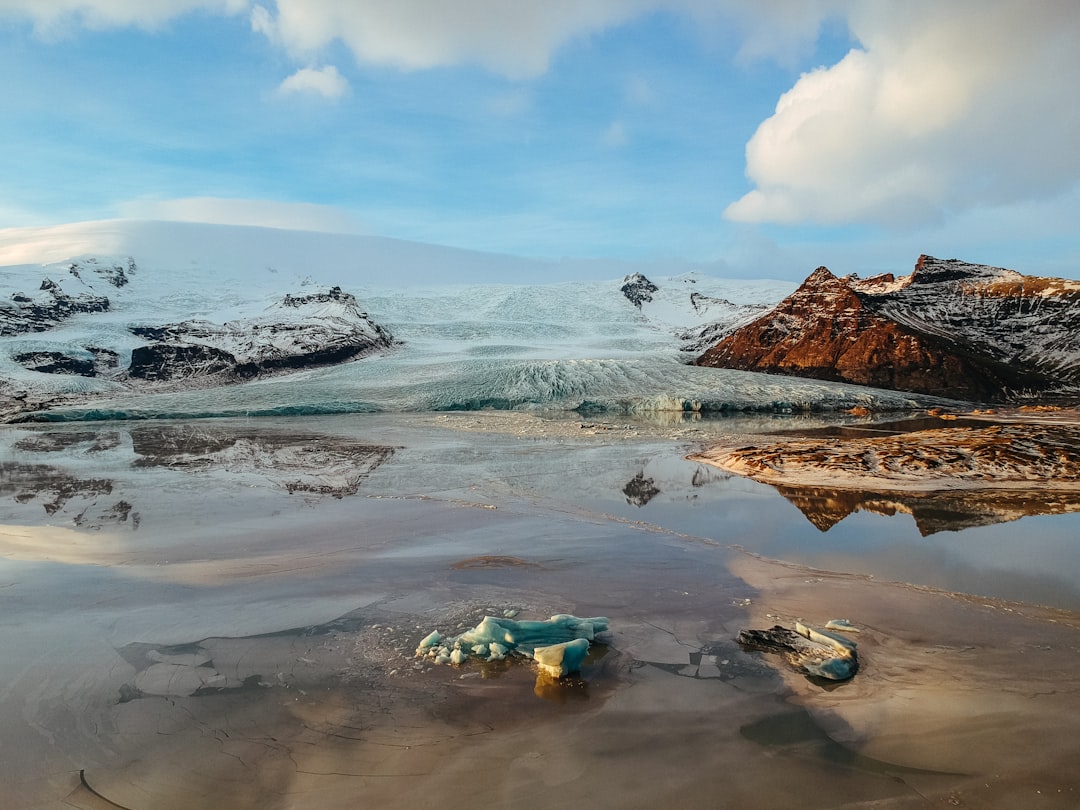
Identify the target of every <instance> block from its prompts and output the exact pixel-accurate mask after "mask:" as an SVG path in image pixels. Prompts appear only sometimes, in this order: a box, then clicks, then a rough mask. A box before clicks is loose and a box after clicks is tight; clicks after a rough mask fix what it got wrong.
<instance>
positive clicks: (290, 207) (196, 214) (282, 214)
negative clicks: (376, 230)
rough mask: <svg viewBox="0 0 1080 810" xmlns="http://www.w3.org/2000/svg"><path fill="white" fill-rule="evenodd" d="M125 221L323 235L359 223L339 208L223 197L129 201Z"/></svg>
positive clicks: (359, 228)
mask: <svg viewBox="0 0 1080 810" xmlns="http://www.w3.org/2000/svg"><path fill="white" fill-rule="evenodd" d="M118 213H119V214H120V216H122V217H125V218H128V219H161V220H168V221H171V222H206V223H211V224H215V225H254V226H258V227H264V228H288V229H293V230H300V231H321V232H324V233H362V232H363V231H364V228H363V225H362V223H361V222H360V221H359V219H358V218H357V217H356V216H354V215H353V214H351V213H349V212H348V211H345V210H343V209H341V208H335V207H333V206H329V205H315V204H313V203H289V202H277V201H274V200H242V199H230V198H224V197H184V198H180V199H173V200H150V199H141V200H131V201H129V202H126V203H122V204H121V205H120V206H119V210H118Z"/></svg>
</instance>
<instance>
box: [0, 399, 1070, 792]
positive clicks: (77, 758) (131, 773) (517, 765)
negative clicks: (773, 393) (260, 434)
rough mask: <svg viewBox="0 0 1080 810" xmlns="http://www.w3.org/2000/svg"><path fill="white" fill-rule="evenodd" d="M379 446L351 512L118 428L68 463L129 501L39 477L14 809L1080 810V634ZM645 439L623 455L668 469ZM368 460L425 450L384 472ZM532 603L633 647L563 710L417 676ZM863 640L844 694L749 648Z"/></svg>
mask: <svg viewBox="0 0 1080 810" xmlns="http://www.w3.org/2000/svg"><path fill="white" fill-rule="evenodd" d="M463 418H470V419H471V418H473V417H463ZM481 421H482V419H481ZM336 424H337V425H338V429H340V428H341V424H343V423H336ZM350 424H351V425H352V426H353V428H355V430H358V431H360V432H361V433H363V435H364V437H365V439H366V440H365V442H363V443H354V444H353V445H351V447H352V451H351V452H354V453H358V454H359V455H358V456H357V465H356V467H355V469H361V468H362V469H363V471H364V476H365V477H363V478H362V479H359V480H358V481H353V483H349V484H348V486H349V487H353V485H354V484H355V488H354V489H352V490H350V492H351V494H341V492H340V491H339V490H335V489H334V488H333V487H330V488H329V489H325V488H324V485H326V486H327V487H329V486H330V484H331V483H332V481H331V480H330V479H331V478H333V479H334V480H338V479H340V480H343V481H346V482H349V481H352V479H351V478H350V476H349V471H348V470H347V469H345V467H342V469H340V470H339V469H338V468H337V466H335V464H333V463H331V461H332V460H331V459H328V458H327V457H323V456H320V459H322V460H321V462H320V466H321V468H322V469H323V470H324V473H325V478H319V476H318V475H317V473H316V471H312V470H308V471H307V472H305V473H303V474H301V473H300V471H298V470H293V471H292V472H289V471H288V469H287V467H288V464H287V463H286V462H284V461H282V459H284V458H286V457H287V456H288V453H287V452H286V451H285V449H283V448H288V447H293V446H294V445H295V446H299V447H301V448H303V447H309V448H310V447H314V446H316V445H314V444H313V443H312V442H313V440H312V437H311V436H310V435H307V434H305V435H302V436H300V437H299V439H300V440H302V441H299V444H297V443H296V442H292V443H290V442H287V441H284V440H282V439H280V437H279V438H278V439H276V440H275V441H274V442H272V443H271V448H272V450H273V452H274V453H276V454H277V456H276V457H277V459H278V461H277V465H278V468H279V469H280V468H286V469H285V474H284V476H283V477H282V478H281V479H280V480H277V479H274V478H272V477H271V473H270V472H268V471H267V467H266V466H265V465H263V466H260V465H259V464H258V463H252V464H241V463H240V459H241V457H245V456H244V454H245V453H248V450H247V449H245V446H244V445H243V444H242V443H241V444H237V443H232V444H228V443H226V444H227V445H228V458H229V465H231V467H229V469H224V468H222V467H215V468H213V469H211V468H210V467H209V466H207V465H206V464H203V465H202V466H200V465H199V464H196V463H194V461H193V459H194V458H195V457H196V456H197V455H198V453H202V454H203V455H199V456H198V457H199V458H203V459H206V458H209V456H207V455H206V453H207V452H208V451H207V450H206V446H205V445H201V447H202V449H199V450H198V451H197V453H196V451H195V450H192V446H191V445H190V444H188V445H186V446H187V448H188V451H189V452H188V453H187V455H183V456H182V457H178V456H175V455H174V456H171V458H172V461H170V462H168V463H165V464H164V465H162V464H159V465H157V466H149V467H148V466H142V467H139V468H137V469H135V468H134V467H132V465H131V464H130V463H129V462H128V461H127V460H126V457H121V456H119V455H116V454H117V453H119V449H120V448H122V447H123V446H124V445H125V443H126V442H127V441H128V440H127V439H126V438H123V437H121V439H120V441H119V443H118V445H117V446H116V447H114V448H112V449H111V450H92V451H91V450H90V449H88V448H91V447H95V446H98V447H100V446H101V444H102V442H101V441H100V435H98V434H97V433H95V434H94V436H93V437H83V439H81V440H80V441H83V442H84V443H83V444H82V445H77V443H74V444H68V445H65V447H66V449H65V450H64V451H63V453H61V454H60V455H58V456H56V463H55V464H54V465H53V466H55V467H56V468H62V469H66V470H68V472H69V473H71V474H72V477H74V478H75V479H76V480H79V481H99V482H100V481H102V480H105V477H106V476H105V472H108V471H110V470H111V472H109V475H111V476H112V477H111V478H109V480H110V481H111V482H112V483H111V484H110V485H109V487H108V489H109V491H108V492H107V493H105V492H103V491H102V490H103V489H104V488H103V486H101V485H95V486H96V489H95V488H94V487H90V488H89V489H87V488H84V490H86V491H83V492H82V493H81V494H80V493H78V492H76V491H75V490H72V489H71V488H67V489H63V488H61V489H63V492H64V493H66V494H65V495H64V497H65V498H67V500H66V501H65V502H64V504H63V505H62V506H60V507H58V508H57V509H56V510H54V511H53V512H51V513H49V512H48V511H47V510H46V509H44V508H42V504H43V503H47V504H50V505H51V504H55V503H57V497H56V493H57V492H58V491H60V490H58V489H57V480H58V479H57V478H56V476H55V475H53V474H52V473H45V472H43V471H41V470H34V471H32V472H33V474H34V475H38V476H39V478H38V479H33V480H40V481H42V482H43V483H42V486H49V487H53V489H51V490H50V494H48V497H47V498H46V497H45V496H44V495H39V496H38V497H35V498H30V497H25V496H26V493H27V492H28V491H29V490H30V489H32V488H33V487H32V486H30V484H28V483H27V481H30V480H31V479H20V480H21V481H22V483H21V484H19V485H17V486H14V490H15V491H14V493H12V494H9V495H8V496H7V497H8V500H7V501H6V503H7V504H8V505H7V506H5V507H4V509H5V514H4V520H3V521H0V523H2V525H0V556H2V559H0V606H2V607H3V616H4V619H3V621H2V622H0V643H3V645H4V651H5V654H4V656H3V657H2V658H0V684H2V685H0V751H2V757H0V785H2V786H3V789H4V796H5V802H4V804H5V806H12V807H26V808H59V807H83V808H104V807H117V806H120V807H127V808H130V810H144V808H166V809H167V808H180V807H184V808H190V807H221V808H233V807H236V808H247V807H252V808H254V807H258V808H320V807H326V808H338V807H341V808H345V807H350V808H351V807H357V806H381V807H402V808H405V807H408V808H415V807H441V808H455V807H475V806H477V805H483V804H487V805H490V806H507V805H510V804H514V805H517V804H521V803H526V804H528V805H530V806H534V807H542V808H549V807H550V808H556V807H566V808H570V807H578V806H580V805H581V804H582V803H586V804H592V805H594V806H601V807H606V806H621V807H656V806H669V807H690V808H693V807H702V808H705V807H710V808H711V807H739V808H772V807H782V806H791V805H793V804H798V805H799V806H804V807H844V806H851V807H855V806H874V807H896V808H908V807H913V808H914V807H919V808H921V807H938V806H943V807H944V806H968V807H1008V806H1017V805H1021V806H1026V805H1028V804H1031V805H1032V806H1040V807H1073V806H1075V805H1076V803H1077V792H1078V791H1080V776H1077V775H1076V774H1075V773H1074V770H1073V769H1072V763H1074V762H1075V761H1076V759H1077V755H1078V753H1080V752H1078V751H1077V748H1078V747H1080V735H1078V734H1077V731H1078V730H1080V720H1078V719H1077V718H1080V712H1078V709H1080V706H1078V705H1077V703H1078V701H1080V689H1078V688H1077V683H1078V682H1077V680H1076V676H1075V671H1076V668H1077V666H1076V665H1077V663H1078V661H1080V616H1077V615H1076V614H1074V613H1070V612H1067V611H1057V610H1052V609H1048V608H1037V607H1032V606H1030V605H1022V604H1017V603H1007V602H1002V601H995V600H991V599H983V598H974V597H968V596H960V595H956V594H950V593H947V592H941V591H935V590H933V589H929V588H919V587H913V586H908V585H902V584H890V583H884V582H880V581H876V580H873V579H870V578H867V577H864V576H859V575H853V574H846V573H842V572H825V571H819V570H815V569H810V568H805V567H801V566H796V565H792V564H787V563H780V562H775V561H769V560H766V559H762V558H760V557H757V556H754V555H751V554H747V553H745V552H742V551H739V550H737V549H733V548H731V547H730V546H729V544H728V543H727V542H725V538H723V537H722V536H720V535H717V536H708V535H704V534H697V535H694V534H687V533H686V532H682V531H674V530H670V529H665V528H664V527H662V526H659V525H656V524H655V523H647V522H633V521H628V520H625V519H617V518H616V517H614V516H612V515H607V514H604V513H603V512H600V511H597V510H596V509H595V508H594V504H593V503H591V502H590V501H589V499H588V498H585V497H584V493H579V494H580V496H581V497H577V498H575V497H574V495H573V493H570V494H564V496H563V497H562V499H561V500H558V501H556V500H554V499H552V498H551V497H550V492H549V491H548V490H547V488H546V483H545V481H546V479H545V481H541V480H533V481H528V480H527V481H524V482H522V481H520V480H510V479H509V478H508V473H507V470H506V469H504V468H501V467H498V466H492V465H491V463H490V461H488V460H486V459H485V458H484V457H482V456H481V457H478V458H477V460H476V461H475V463H474V464H473V465H472V466H470V465H469V464H468V463H466V462H463V461H462V460H461V459H460V458H458V460H457V461H456V462H455V463H454V464H453V465H448V468H447V470H446V471H445V475H444V477H443V478H442V483H441V485H440V486H439V487H435V486H433V485H432V483H431V479H430V478H425V477H424V476H422V475H421V474H420V472H419V470H420V467H419V466H417V465H427V466H426V467H425V469H430V463H431V459H430V458H428V457H426V456H425V455H424V454H423V453H418V454H417V455H416V456H411V455H410V453H411V452H412V451H411V450H410V448H414V449H416V448H419V449H420V450H423V447H424V446H425V445H424V443H427V446H433V445H436V444H438V443H439V442H440V441H443V440H444V439H443V438H441V437H440V434H439V433H438V427H439V426H438V425H420V426H418V425H415V424H414V425H411V426H409V428H408V431H405V432H401V431H399V429H398V428H397V427H395V428H394V430H392V431H389V432H384V433H380V432H379V431H378V430H374V429H373V428H372V424H373V423H370V422H363V421H357V422H355V423H350ZM247 426H248V427H250V426H251V423H247ZM245 429H246V428H245ZM629 429H630V428H627V430H629ZM676 429H678V430H685V429H686V427H685V426H679V427H678V428H676ZM574 430H578V431H581V430H582V428H581V427H578V426H575V427H574ZM620 430H621V429H620ZM566 431H567V432H568V433H570V434H572V432H573V431H571V430H570V429H569V427H568V428H566ZM63 432H64V431H60V433H63ZM610 432H611V431H610V430H598V431H597V433H596V435H597V436H600V438H601V439H602V440H603V441H608V438H604V436H605V435H606V434H609V433H610ZM31 433H32V434H33V437H34V438H35V440H36V441H37V442H38V443H39V445H40V442H41V441H42V436H44V435H46V434H49V435H51V436H52V438H53V439H55V438H56V436H57V432H56V431H51V432H49V431H37V432H33V431H30V432H29V433H25V434H23V433H20V434H19V435H20V437H22V438H26V437H27V436H29V435H31ZM237 433H238V434H239V433H243V431H237ZM602 434H603V435H602ZM170 435H172V434H170ZM245 435H247V434H245ZM22 438H21V439H20V441H21V440H22ZM568 438H569V437H568V436H565V435H564V436H548V437H535V436H534V437H532V439H531V442H540V443H539V444H536V443H530V444H528V445H525V446H522V447H521V448H520V458H518V460H517V464H516V465H514V466H515V467H516V466H521V465H527V463H528V461H529V459H530V458H534V459H535V458H539V457H540V456H539V455H538V454H539V453H540V452H541V451H543V450H545V449H546V448H551V447H552V446H553V447H554V449H555V450H556V451H557V452H556V453H555V455H556V456H557V457H559V458H563V459H564V460H565V463H567V464H571V465H572V464H576V463H578V461H577V459H582V460H587V459H590V458H592V457H591V456H589V455H588V453H587V449H583V447H582V446H580V445H578V444H577V443H576V442H574V443H567V441H568ZM609 438H610V437H609ZM634 438H635V437H627V436H619V437H616V438H613V439H611V441H612V442H614V443H615V444H619V446H620V447H625V450H626V452H628V453H632V454H638V455H640V454H643V453H648V452H652V449H651V448H652V447H653V446H652V445H651V444H641V443H637V444H635V442H634V441H633V439H634ZM636 438H640V437H636ZM656 438H657V437H655V436H654V437H649V440H650V441H653V440H655V439H656ZM659 438H661V439H662V438H663V437H659ZM585 441H586V442H588V441H593V439H591V438H590V439H586V440H585ZM61 443H62V442H61ZM551 443H554V445H552V444H551ZM106 444H107V442H106ZM369 445H371V446H378V447H394V448H398V450H396V451H395V453H394V454H391V455H392V457H391V455H387V454H385V453H383V454H381V455H380V454H379V453H376V456H377V457H378V458H379V459H381V461H380V462H379V464H378V465H374V466H373V465H372V463H371V459H372V458H374V457H375V456H372V451H371V450H370V449H360V448H368V447H369ZM77 446H81V447H84V450H85V452H83V453H81V454H79V453H76V452H75V451H74V450H72V448H73V447H77ZM215 446H216V445H215ZM318 446H319V447H323V445H318ZM402 448H404V449H402ZM676 449H677V448H676ZM104 452H109V453H113V454H114V455H113V456H110V458H111V459H112V460H111V461H109V462H108V463H106V459H105V458H104V457H102V456H100V455H99V454H100V453H104ZM214 452H219V450H215V451H214ZM151 455H152V454H150V453H149V452H147V453H146V454H144V455H143V456H142V457H143V458H149V457H150V456H151ZM303 455H304V453H303V452H299V453H298V454H297V456H298V457H302V456H303ZM251 457H252V458H265V457H264V456H261V455H259V454H258V453H253V454H251ZM178 458H180V459H181V460H182V461H183V463H182V464H181V463H179V462H178V461H177V459H178ZM455 458H457V457H455ZM35 459H37V457H36V456H35ZM38 460H40V459H38ZM364 465H366V466H364ZM380 465H381V466H380ZM345 466H346V467H347V466H348V465H345ZM92 470H93V471H96V472H97V475H90V474H89V473H90V472H91V471H92ZM555 474H557V471H556V472H553V473H552V475H555ZM125 476H126V477H125ZM8 480H9V481H10V480H11V479H10V478H9V479H8ZM291 481H292V482H295V481H302V482H304V484H305V487H306V488H305V489H303V490H297V489H295V488H294V489H293V490H290V489H289V487H288V484H289V482H291ZM410 482H411V484H412V485H411V486H410ZM90 490H93V492H90ZM390 491H393V492H395V493H397V494H396V495H395V496H393V497H389V496H387V494H386V493H388V492H390ZM20 493H22V495H23V496H24V500H23V502H21V503H19V502H18V501H17V498H18V496H19V494H20ZM88 493H89V494H88ZM95 493H96V494H95ZM335 493H336V494H335ZM635 493H636V494H637V495H640V493H637V491H636V490H635ZM121 497H122V498H124V499H126V502H128V503H130V504H131V505H132V510H129V511H128V512H127V513H126V514H127V515H128V517H127V519H126V520H121V519H120V518H119V516H117V515H116V513H115V512H114V511H110V510H112V508H113V506H114V505H115V503H114V502H115V501H116V500H117V499H120V498H121ZM627 498H630V495H627ZM121 511H122V510H121ZM133 511H137V512H138V513H139V515H140V516H141V519H140V522H139V526H138V528H133V527H132V519H131V514H132V512H133ZM32 515H37V517H36V518H32V517H31V516H32ZM78 515H82V516H83V518H82V523H81V524H78V523H77V522H76V521H75V517H76V516H78ZM92 516H96V517H95V518H94V519H93V520H90V518H91V517H92ZM505 610H517V611H520V614H519V617H520V618H545V617H546V616H548V615H551V614H552V613H556V612H571V613H575V614H577V615H605V616H608V617H609V619H610V620H611V631H610V632H609V633H608V634H606V635H605V636H603V637H601V642H602V643H601V644H598V645H596V647H595V648H594V650H593V653H592V655H591V657H590V659H589V660H588V661H587V663H586V665H585V667H584V668H583V670H582V672H581V675H580V677H579V678H575V679H571V680H569V681H567V682H565V683H561V684H559V683H551V682H545V681H543V680H540V681H539V682H538V679H537V676H536V673H535V672H534V671H533V669H532V668H531V667H530V666H529V665H528V664H527V663H516V664H513V665H510V666H493V665H479V664H475V663H470V664H467V665H464V666H462V667H449V666H434V665H431V664H429V663H425V662H422V661H420V660H418V659H416V658H415V657H414V655H413V649H414V648H415V646H416V644H417V642H418V641H419V639H420V638H422V637H423V636H424V635H426V634H427V632H428V631H430V630H431V629H436V628H437V629H440V630H441V631H443V632H457V631H459V630H461V629H464V628H465V627H468V626H471V625H472V624H474V623H475V622H476V621H477V620H478V618H479V617H480V616H482V615H483V614H484V613H487V612H492V613H495V614H496V615H501V613H502V612H503V611H505ZM840 616H843V617H847V618H850V619H851V620H852V621H853V622H854V623H855V624H856V625H857V626H859V627H860V628H862V632H861V633H860V634H859V635H858V636H857V637H856V638H857V640H858V642H859V651H860V658H861V661H862V668H861V670H860V672H859V673H858V674H857V675H856V677H855V679H854V680H853V681H851V682H850V683H847V684H842V685H840V686H838V687H833V688H824V687H822V686H820V685H818V684H815V683H812V682H810V681H809V680H807V679H806V678H805V677H803V676H799V675H796V674H794V673H792V672H790V671H789V670H788V669H787V668H786V667H785V666H784V664H783V663H782V662H781V661H780V660H778V659H774V658H773V657H771V656H768V655H765V654H762V653H757V652H749V651H744V650H742V649H741V648H740V647H739V646H738V645H737V644H736V643H735V641H734V638H735V637H736V635H737V634H738V632H739V630H740V629H743V628H745V627H768V626H770V625H771V624H773V623H775V622H777V621H780V622H783V623H787V622H790V621H793V620H795V619H796V618H801V619H803V620H805V621H807V622H811V623H819V624H820V623H824V621H826V620H827V619H829V618H834V617H840Z"/></svg>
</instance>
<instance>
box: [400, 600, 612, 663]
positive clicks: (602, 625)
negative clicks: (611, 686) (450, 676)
mask: <svg viewBox="0 0 1080 810" xmlns="http://www.w3.org/2000/svg"><path fill="white" fill-rule="evenodd" d="M607 629H608V620H607V618H606V617H603V616H594V617H592V618H586V619H582V618H578V617H577V616H571V615H570V614H568V613H557V614H556V615H554V616H552V617H551V618H550V619H547V620H546V621H514V620H513V619H508V618H505V617H502V616H485V617H484V619H483V620H482V621H481V622H480V623H479V624H478V625H476V627H474V628H473V629H472V630H466V631H465V632H464V633H462V634H461V635H459V636H455V637H453V638H444V637H443V635H442V634H441V633H439V632H438V631H437V630H436V631H432V632H431V633H429V634H428V635H426V636H424V638H423V640H421V642H420V644H419V646H418V647H417V648H416V654H417V655H418V656H422V657H424V658H428V659H431V660H433V661H434V662H435V663H437V664H462V663H464V662H465V661H466V660H468V659H469V658H470V657H473V658H478V659H480V660H482V661H500V660H502V659H504V658H506V657H507V656H508V655H510V654H516V655H518V656H521V657H524V658H533V659H535V660H536V662H537V665H538V666H539V667H540V668H541V670H542V671H544V672H546V673H548V674H550V675H553V676H555V677H557V678H563V677H566V676H567V675H568V674H570V673H571V672H576V671H577V670H579V669H581V664H582V662H583V661H584V660H585V656H586V654H587V653H588V651H589V642H590V641H592V640H593V639H594V638H595V637H596V634H597V633H603V632H605V631H606V630H607Z"/></svg>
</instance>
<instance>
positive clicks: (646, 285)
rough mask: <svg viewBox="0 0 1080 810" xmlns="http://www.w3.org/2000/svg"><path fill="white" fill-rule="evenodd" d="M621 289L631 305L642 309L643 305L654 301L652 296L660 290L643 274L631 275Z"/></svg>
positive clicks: (625, 279)
mask: <svg viewBox="0 0 1080 810" xmlns="http://www.w3.org/2000/svg"><path fill="white" fill-rule="evenodd" d="M619 289H620V290H621V291H622V294H623V295H625V296H626V299H627V300H628V301H629V302H630V303H631V304H633V305H634V306H635V307H637V308H638V309H641V305H642V304H645V303H648V302H649V301H652V294H653V293H654V292H657V291H658V290H659V289H660V288H659V287H657V286H656V285H655V284H653V283H652V282H651V281H649V280H648V279H647V278H645V276H643V275H642V274H641V273H631V274H630V275H629V276H627V277H626V278H624V279H623V285H622V287H620V288H619Z"/></svg>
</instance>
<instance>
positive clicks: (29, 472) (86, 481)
mask: <svg viewBox="0 0 1080 810" xmlns="http://www.w3.org/2000/svg"><path fill="white" fill-rule="evenodd" d="M113 488H114V482H113V481H111V480H110V479H108V478H79V477H76V476H74V475H72V474H71V473H69V472H68V471H67V470H64V469H62V468H60V467H55V466H52V465H49V464H20V463H12V462H2V463H0V498H8V497H10V498H12V499H13V500H14V501H15V502H16V503H17V504H19V505H36V504H40V505H41V507H42V508H43V509H44V510H45V514H46V516H48V517H50V518H54V517H55V516H57V515H58V514H61V515H63V514H70V515H71V522H72V523H73V524H74V525H75V526H78V527H80V528H85V529H100V528H102V527H103V526H105V525H116V524H119V523H127V522H128V520H129V518H130V525H131V528H132V529H138V528H139V522H140V516H139V513H138V512H137V511H134V507H133V506H132V505H131V503H129V502H128V501H126V500H124V499H123V498H119V499H117V500H113V498H114V497H115V496H114V493H113ZM39 514H40V513H39Z"/></svg>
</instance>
